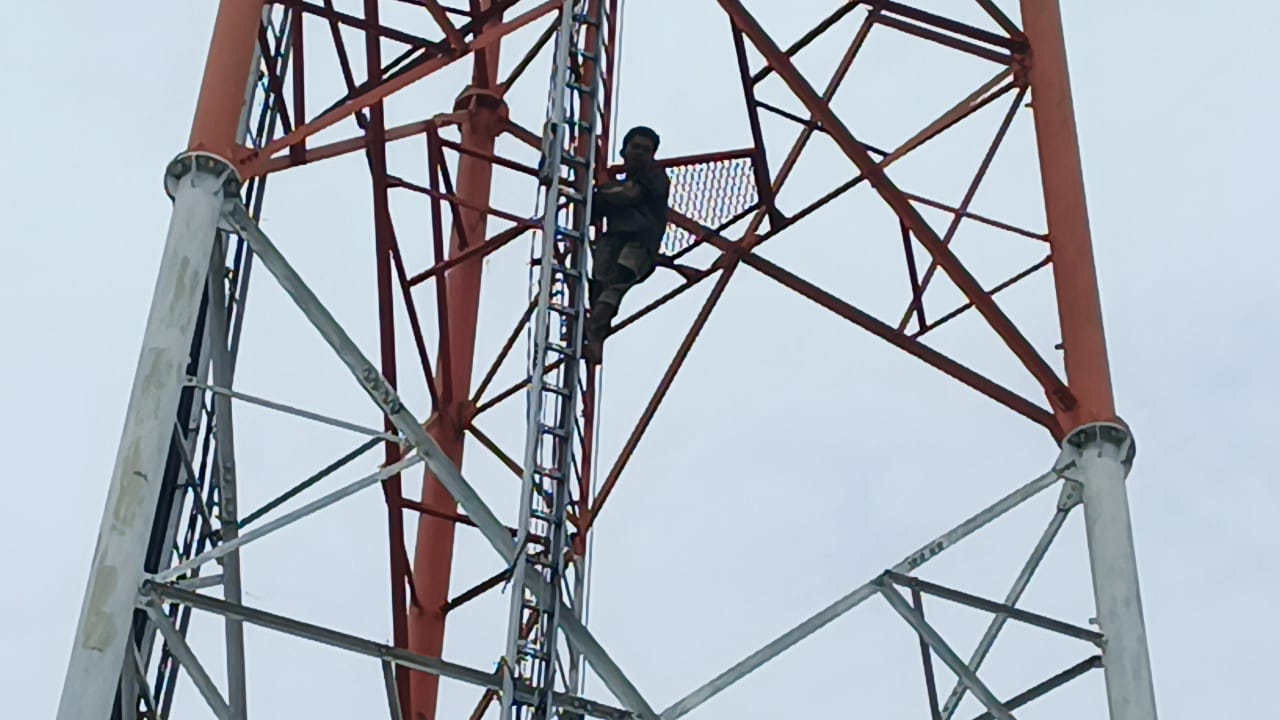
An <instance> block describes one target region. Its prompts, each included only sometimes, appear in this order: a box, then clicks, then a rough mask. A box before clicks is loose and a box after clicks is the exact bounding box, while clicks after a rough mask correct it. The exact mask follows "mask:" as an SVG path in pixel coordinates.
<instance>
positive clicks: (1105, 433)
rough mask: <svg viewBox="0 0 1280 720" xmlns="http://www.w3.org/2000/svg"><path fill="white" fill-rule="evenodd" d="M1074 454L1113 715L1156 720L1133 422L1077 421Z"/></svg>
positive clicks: (1115, 719) (1120, 719)
mask: <svg viewBox="0 0 1280 720" xmlns="http://www.w3.org/2000/svg"><path fill="white" fill-rule="evenodd" d="M1062 454H1063V457H1062V460H1064V461H1066V460H1074V461H1075V463H1076V467H1075V468H1074V469H1073V470H1071V471H1069V473H1068V474H1069V475H1070V476H1071V477H1073V478H1075V479H1077V480H1079V481H1080V482H1081V484H1082V485H1083V487H1084V518H1085V532H1086V534H1087V535H1088V541H1089V562H1090V565H1091V567H1092V570H1093V595H1094V601H1095V602H1096V604H1097V608H1098V610H1097V613H1098V618H1097V619H1098V626H1099V627H1100V629H1101V630H1102V633H1103V634H1104V635H1105V636H1106V646H1105V649H1104V652H1103V672H1104V674H1105V676H1106V681H1107V704H1108V706H1109V708H1110V711H1111V714H1110V716H1111V718H1112V720H1156V698H1155V689H1154V685H1153V683H1152V680H1151V658H1150V654H1149V652H1148V650H1147V630H1146V623H1145V621H1144V619H1143V616H1142V600H1141V597H1140V593H1139V591H1138V563H1137V560H1136V558H1135V556H1134V550H1133V526H1132V524H1131V522H1130V519H1129V498H1128V494H1127V493H1126V491H1125V478H1126V477H1127V476H1128V474H1129V469H1130V467H1132V465H1133V456H1134V444H1133V436H1132V435H1130V434H1129V431H1128V429H1127V428H1125V427H1123V426H1120V425H1115V424H1111V423H1095V424H1091V425H1085V426H1084V427H1081V428H1078V429H1077V430H1076V431H1075V432H1073V433H1071V435H1070V436H1069V437H1068V438H1067V440H1066V442H1065V443H1063V446H1062Z"/></svg>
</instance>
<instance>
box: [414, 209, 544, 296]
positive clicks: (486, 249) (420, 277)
mask: <svg viewBox="0 0 1280 720" xmlns="http://www.w3.org/2000/svg"><path fill="white" fill-rule="evenodd" d="M535 227H537V223H532V222H526V223H521V224H520V225H516V226H515V227H511V228H507V229H506V230H503V231H502V232H500V233H498V234H496V235H494V236H493V237H491V238H489V239H488V240H486V241H485V242H483V243H480V244H478V245H473V246H471V247H469V248H467V250H466V251H464V252H463V253H461V254H460V255H455V256H453V257H451V258H447V259H445V260H442V261H441V262H438V263H436V264H435V265H432V266H431V267H430V268H428V269H427V270H423V271H422V272H420V273H418V274H417V275H414V276H413V277H411V278H408V279H407V283H408V284H409V285H410V286H413V285H418V284H420V283H424V282H426V281H427V280H430V279H431V278H433V277H435V276H436V275H439V274H440V273H443V272H444V271H446V270H448V269H449V268H452V267H456V266H458V265H460V264H462V263H464V262H467V261H468V260H471V259H472V258H475V257H483V256H486V255H488V254H490V253H492V252H494V251H496V250H499V249H501V248H503V247H505V246H506V245H508V244H510V243H511V241H512V240H515V239H516V238H518V237H520V236H521V235H523V234H525V233H526V232H528V231H529V230H532V229H533V228H535Z"/></svg>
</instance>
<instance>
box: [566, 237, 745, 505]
mask: <svg viewBox="0 0 1280 720" xmlns="http://www.w3.org/2000/svg"><path fill="white" fill-rule="evenodd" d="M724 257H726V258H728V263H727V264H726V265H725V269H724V272H722V273H721V274H720V278H719V279H718V280H717V281H716V284H715V287H713V288H712V289H711V294H710V295H708V296H707V299H706V300H705V301H703V303H702V308H701V309H700V310H699V311H698V315H697V317H695V318H694V320H693V324H692V325H690V327H689V330H688V332H686V333H685V336H684V340H682V341H681V342H680V347H679V348H677V349H676V352H675V355H674V356H673V357H672V358H671V363H670V364H669V365H667V370H666V372H664V373H663V375H662V380H660V381H659V382H658V387H657V388H655V389H654V391H653V395H652V396H651V397H650V398H649V403H648V404H647V405H646V406H645V408H644V412H643V413H641V415H640V419H639V420H638V421H637V422H636V426H635V427H634V428H632V430H631V435H630V436H628V437H627V442H626V444H625V445H623V448H622V451H621V452H620V453H618V459H617V460H615V461H614V463H613V468H612V469H610V470H609V475H608V477H606V478H605V481H604V483H603V484H602V485H601V486H600V492H599V493H597V494H596V497H595V500H594V502H592V504H591V511H590V515H589V516H588V517H587V518H586V519H585V520H584V522H583V527H584V528H586V529H587V530H590V528H591V527H592V525H594V524H595V522H596V520H597V519H598V518H599V517H600V511H601V510H603V509H604V504H605V501H607V500H608V499H609V495H611V494H612V493H613V489H614V487H616V486H617V484H618V479H619V478H620V477H621V476H622V471H623V470H624V469H626V467H627V463H628V462H629V461H630V460H631V456H632V455H633V454H634V453H635V451H636V448H637V447H639V445H640V440H641V438H643V437H644V434H645V431H646V430H648V429H649V425H650V423H652V422H653V418H654V416H655V415H657V413H658V407H659V406H660V405H662V401H663V400H664V399H665V398H666V396H667V393H668V392H669V391H670V390H671V386H672V384H673V383H675V379H676V375H677V374H678V373H679V372H680V368H681V367H683V366H684V361H685V360H686V359H688V357H689V351H690V350H692V349H693V343H694V341H695V340H697V339H698V335H699V334H700V333H701V332H702V329H703V328H704V327H706V325H707V320H708V319H710V317H711V311H712V310H714V309H715V307H716V304H717V303H719V302H720V298H721V297H723V296H724V291H725V288H726V287H728V285H729V280H730V279H731V278H732V277H733V272H734V270H736V269H737V267H738V262H739V259H741V257H742V256H741V255H740V254H738V255H734V256H728V255H726V256H724Z"/></svg>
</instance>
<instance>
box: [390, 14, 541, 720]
mask: <svg viewBox="0 0 1280 720" xmlns="http://www.w3.org/2000/svg"><path fill="white" fill-rule="evenodd" d="M558 5H559V3H556V2H550V3H544V4H543V5H541V6H539V7H538V8H536V9H534V10H531V11H530V12H528V13H525V14H524V15H521V16H519V17H518V18H516V19H515V20H512V21H510V22H506V23H497V22H495V24H492V25H490V26H488V27H487V28H485V29H484V30H482V31H481V32H480V33H479V35H478V36H477V38H476V39H475V40H473V41H472V42H471V44H470V46H469V47H470V49H471V51H472V54H473V56H474V58H473V76H474V75H477V74H483V75H484V77H483V78H481V80H482V82H480V83H476V85H482V86H484V87H492V86H493V84H494V82H496V72H497V67H498V52H499V49H500V47H501V44H500V40H501V38H502V37H503V36H505V35H506V34H508V33H510V32H512V31H514V30H515V29H518V28H519V27H523V26H524V25H526V24H528V23H529V22H532V21H533V20H535V19H537V18H538V17H542V15H545V14H546V13H548V12H550V11H551V10H554V9H555V7H557V6H558ZM495 6H505V4H504V3H493V2H484V3H481V4H479V5H478V6H477V9H478V10H480V11H481V12H484V11H488V10H492V9H493V8H494V7H495ZM484 38H492V39H491V40H487V41H484V40H483V39H484ZM486 48H487V51H485V52H480V51H482V50H486ZM426 65H430V63H427V64H426ZM424 67H425V66H424ZM422 69H423V68H417V69H416V70H415V72H420V71H421V70H422ZM409 76H410V75H406V76H404V77H409ZM459 102H460V103H466V105H465V106H459V108H458V109H459V111H460V112H462V113H463V116H462V122H461V124H460V125H459V130H460V131H461V136H462V146H463V147H464V148H465V149H467V150H468V151H470V154H463V155H462V156H461V157H460V158H459V160H458V184H457V192H456V196H457V198H458V200H459V204H461V205H463V207H462V209H461V211H460V219H461V221H462V223H461V225H455V226H454V228H453V231H452V233H451V237H450V241H449V257H457V256H459V255H461V254H462V253H463V252H465V251H466V250H467V247H466V240H465V239H466V238H468V237H470V238H477V239H479V238H485V237H488V233H487V232H486V229H487V225H488V220H489V214H488V213H487V212H483V211H479V210H476V209H474V208H476V207H481V208H487V207H489V206H490V205H491V202H490V193H491V190H492V179H493V164H492V163H490V162H488V161H487V160H484V159H483V158H482V156H485V155H492V154H493V150H494V142H495V139H496V137H497V135H498V134H499V133H500V132H502V130H503V129H504V124H503V122H502V115H503V113H500V112H499V107H497V106H496V105H495V104H493V103H490V102H487V101H486V100H485V97H484V96H483V95H478V94H473V95H470V96H469V98H468V97H464V98H463V99H461V100H460V101H459ZM433 144H434V143H433ZM432 154H433V155H434V156H435V157H434V158H433V159H431V160H430V162H431V163H432V167H433V170H432V172H431V177H432V178H433V183H434V178H435V177H436V174H437V172H438V171H439V169H440V168H439V165H440V164H442V159H441V152H440V148H439V146H438V145H436V146H435V152H434V153H432ZM477 155H480V156H481V157H477ZM432 189H433V190H437V188H432ZM435 202H436V208H435V211H434V212H433V224H435V225H436V226H437V227H438V223H439V222H440V220H441V217H440V212H441V211H440V208H439V205H438V202H439V200H438V199H436V201H435ZM440 259H441V258H440V256H439V255H437V261H439V260H440ZM483 268H484V261H483V257H481V256H478V255H477V256H475V257H472V258H470V259H468V260H465V261H462V262H459V263H458V264H457V265H456V266H455V267H453V268H452V269H450V270H449V271H448V272H447V273H445V274H444V277H443V278H442V280H443V282H442V283H440V287H441V288H443V296H442V297H443V299H444V300H445V303H446V305H447V308H448V316H447V318H445V317H443V316H442V317H441V328H440V351H439V353H438V354H439V355H440V356H441V359H440V362H439V363H438V365H439V368H438V372H439V373H440V377H439V382H440V393H441V396H442V399H443V402H444V406H443V407H441V408H440V410H439V411H437V413H436V416H435V419H436V422H434V423H432V425H431V427H430V431H431V434H432V436H433V437H434V438H435V440H436V442H437V443H439V445H440V447H441V449H442V450H443V451H444V452H445V453H446V454H447V455H448V456H449V458H450V459H451V460H452V461H453V462H454V463H455V464H456V465H457V466H458V467H462V466H463V463H462V456H463V448H464V447H465V429H466V426H467V424H468V414H469V413H470V412H471V411H472V408H471V406H470V402H469V400H470V389H471V378H472V369H473V363H474V355H475V343H476V326H477V320H478V316H479V306H480V287H481V276H482V271H483ZM422 506H423V507H424V508H427V509H429V510H432V511H436V512H448V513H453V512H454V511H455V510H456V508H457V503H456V502H455V501H454V499H453V496H452V495H450V494H449V491H448V490H446V489H445V487H444V486H443V485H442V484H441V483H440V482H439V481H438V480H437V479H436V478H435V477H434V476H433V475H431V474H430V473H428V474H427V475H426V476H425V478H424V481H423V488H422ZM454 531H455V524H454V523H452V522H449V521H447V520H444V519H441V518H440V517H436V516H433V515H431V514H423V515H421V516H420V517H419V522H418V530H417V543H416V546H415V554H414V565H413V567H414V575H415V577H416V579H417V581H418V588H417V590H418V595H419V597H421V598H422V608H421V609H420V610H418V611H416V612H414V613H412V614H411V615H410V617H409V647H410V650H412V651H413V652H416V653H420V654H423V655H427V656H430V657H440V655H441V653H442V651H443V650H444V633H445V614H444V613H443V612H441V610H440V608H442V607H443V606H444V605H445V604H446V603H447V602H448V601H449V581H450V577H451V575H452V570H453V547H454ZM438 691H439V678H438V677H436V676H434V675H429V674H425V673H417V674H415V675H413V676H412V677H411V679H410V707H411V708H412V709H411V711H410V712H409V713H408V718H409V720H435V717H436V709H437V702H438Z"/></svg>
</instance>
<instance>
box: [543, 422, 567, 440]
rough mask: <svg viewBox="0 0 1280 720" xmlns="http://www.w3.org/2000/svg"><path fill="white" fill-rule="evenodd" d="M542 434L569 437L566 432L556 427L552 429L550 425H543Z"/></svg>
mask: <svg viewBox="0 0 1280 720" xmlns="http://www.w3.org/2000/svg"><path fill="white" fill-rule="evenodd" d="M542 432H543V433H545V434H547V435H555V436H556V437H562V438H567V437H569V431H568V430H565V429H563V428H558V427H552V426H551V425H543V426H542Z"/></svg>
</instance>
